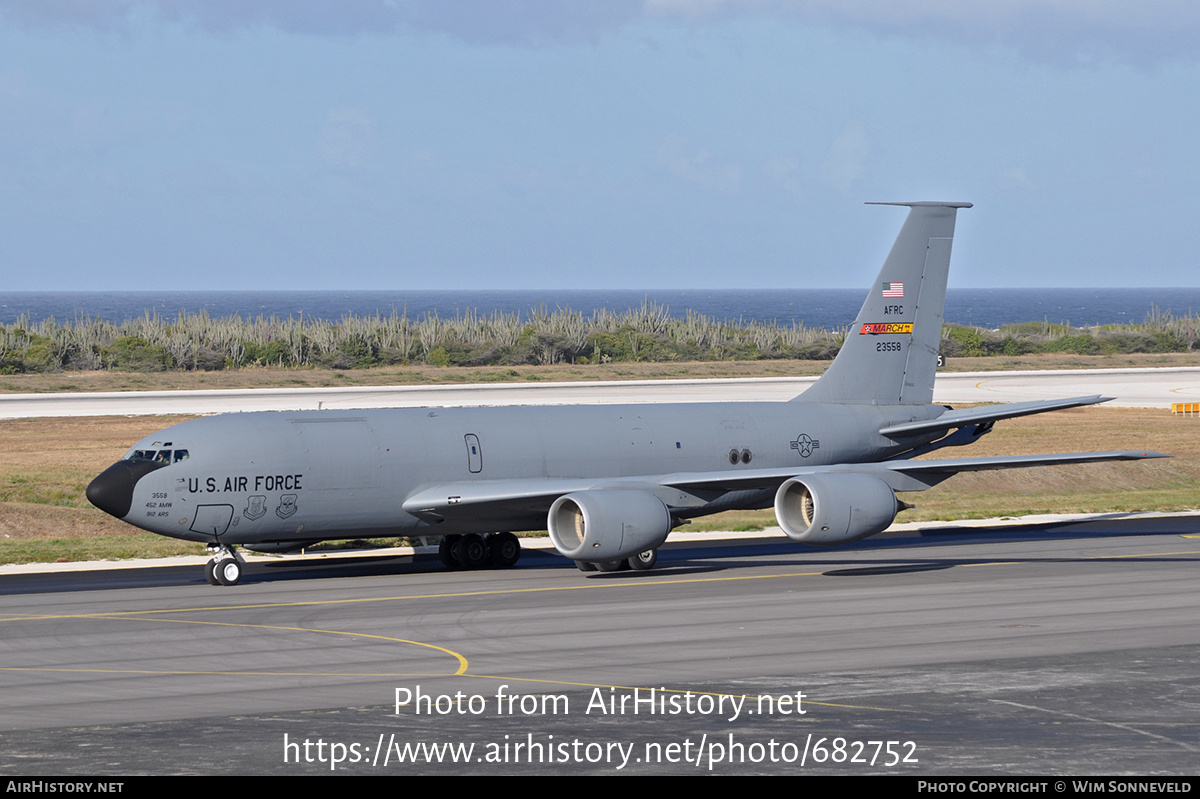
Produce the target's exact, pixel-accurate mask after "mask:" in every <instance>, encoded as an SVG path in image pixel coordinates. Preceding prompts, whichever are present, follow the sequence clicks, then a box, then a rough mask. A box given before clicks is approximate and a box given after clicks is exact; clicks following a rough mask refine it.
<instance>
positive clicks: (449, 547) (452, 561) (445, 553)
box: [438, 535, 461, 569]
mask: <svg viewBox="0 0 1200 799" xmlns="http://www.w3.org/2000/svg"><path fill="white" fill-rule="evenodd" d="M460 537H461V536H457V535H444V536H442V541H441V543H439V544H438V558H439V559H441V561H442V565H443V566H445V567H446V568H447V569H457V568H459V566H458V554H457V553H456V552H455V544H457V543H458V541H459V538H460Z"/></svg>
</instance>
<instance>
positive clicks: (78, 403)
mask: <svg viewBox="0 0 1200 799" xmlns="http://www.w3.org/2000/svg"><path fill="white" fill-rule="evenodd" d="M815 379H816V378H813V377H768V378H748V379H736V380H734V379H730V380H629V381H610V382H578V383H532V384H522V383H500V384H496V383H488V384H479V385H465V386H370V387H350V388H264V389H229V390H212V391H119V392H103V393H63V394H0V419H17V418H28V417H37V416H124V415H138V414H154V415H160V414H182V413H186V414H200V413H229V412H235V411H279V410H322V409H324V410H339V409H340V410H345V409H350V408H414V407H427V406H474V405H565V404H589V403H601V404H612V403H639V402H744V401H761V402H767V401H779V402H782V401H784V400H789V399H791V398H792V397H794V396H796V395H797V394H799V393H801V392H802V391H804V389H806V388H808V386H810V385H811V384H812V382H813V381H814V380H815ZM1087 394H1104V395H1106V396H1111V397H1115V399H1114V400H1113V404H1115V405H1123V406H1129V407H1149V408H1155V407H1157V408H1165V407H1169V406H1170V405H1171V403H1173V402H1195V401H1197V400H1200V368H1197V367H1176V368H1168V369H1074V370H1057V371H1032V372H963V373H942V374H939V375H938V378H937V382H936V384H935V386H934V397H933V398H934V401H935V402H941V403H963V402H1024V401H1027V400H1039V399H1054V398H1060V397H1074V396H1082V395H1087Z"/></svg>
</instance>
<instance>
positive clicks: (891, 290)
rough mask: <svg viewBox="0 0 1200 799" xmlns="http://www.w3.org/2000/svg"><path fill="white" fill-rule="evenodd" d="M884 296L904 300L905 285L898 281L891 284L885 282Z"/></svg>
mask: <svg viewBox="0 0 1200 799" xmlns="http://www.w3.org/2000/svg"><path fill="white" fill-rule="evenodd" d="M883 296H884V297H887V298H888V299H903V297H904V284H903V283H901V282H900V281H898V280H897V281H893V282H891V283H887V282H885V283H884V284H883Z"/></svg>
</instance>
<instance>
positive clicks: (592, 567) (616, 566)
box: [575, 549, 658, 572]
mask: <svg viewBox="0 0 1200 799" xmlns="http://www.w3.org/2000/svg"><path fill="white" fill-rule="evenodd" d="M656 563H658V550H657V549H647V550H646V551H645V552H639V553H637V554H636V555H631V556H630V557H628V558H625V559H624V560H599V561H590V560H577V561H575V568H577V569H579V571H581V572H594V571H602V572H617V571H625V570H626V569H633V570H634V571H639V572H644V571H646V570H647V569H653V568H654V564H656Z"/></svg>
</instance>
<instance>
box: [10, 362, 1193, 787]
mask: <svg viewBox="0 0 1200 799" xmlns="http://www.w3.org/2000/svg"><path fill="white" fill-rule="evenodd" d="M803 385H804V381H798V380H789V379H779V380H753V381H741V380H739V381H669V382H640V383H610V384H587V383H572V384H555V385H550V386H546V385H535V386H524V385H521V386H467V387H432V388H431V387H418V388H408V389H361V390H346V389H336V390H309V389H303V390H298V391H295V392H293V391H289V390H273V391H254V392H172V393H169V394H167V393H164V394H157V393H146V394H137V393H130V394H121V395H100V396H98V395H84V396H79V395H47V396H40V397H36V398H29V397H24V398H22V397H14V396H13V395H7V396H3V397H0V416H6V417H10V418H11V417H16V416H47V415H76V414H78V415H97V414H101V413H131V414H132V413H201V412H216V411H218V410H239V409H240V410H252V409H262V408H266V407H338V408H349V407H387V406H396V407H402V406H412V405H427V404H505V403H532V402H539V403H551V402H634V401H663V400H665V399H668V398H669V399H671V400H676V401H702V400H729V399H747V400H748V399H760V400H766V399H786V398H789V397H791V396H793V395H795V394H796V393H799V391H800V390H801V389H802V388H803ZM1197 385H1200V370H1195V369H1172V370H1152V371H1143V370H1128V371H1116V372H1111V371H1106V372H1096V371H1089V372H1061V373H1036V374H1019V373H986V374H980V375H946V376H944V377H942V378H939V384H938V386H939V387H938V392H939V393H938V396H937V399H938V401H942V402H964V401H978V400H981V399H984V400H990V401H1020V400H1024V399H1036V398H1042V397H1049V396H1071V395H1079V394H1090V393H1104V394H1109V395H1111V394H1114V393H1116V394H1117V395H1118V396H1119V401H1120V402H1121V403H1122V404H1129V405H1142V404H1152V405H1163V406H1165V405H1166V404H1169V402H1171V401H1172V400H1174V401H1181V400H1184V399H1188V398H1189V397H1194V396H1195V394H1196V393H1197V389H1196V386H1197ZM926 532H929V533H930V535H928V536H926V537H924V538H921V539H920V540H915V541H914V540H912V539H900V540H893V539H888V538H883V539H871V540H868V541H866V542H862V543H860V544H856V545H853V546H851V547H846V548H838V549H829V550H826V549H812V548H806V547H803V546H801V545H796V544H793V543H791V542H789V541H786V540H784V539H771V540H767V541H757V540H755V541H724V542H720V543H715V544H711V545H708V546H704V545H700V544H697V543H694V542H690V543H686V544H684V545H682V546H681V547H669V548H667V549H664V550H663V552H662V553H661V557H660V566H659V568H658V569H656V570H654V571H651V572H647V573H633V572H623V573H614V574H600V573H592V574H583V573H580V572H578V571H576V570H575V569H573V568H571V567H569V566H564V565H563V561H562V560H561V559H560V558H558V557H557V556H556V555H553V554H546V553H540V554H537V553H530V554H529V556H528V557H526V558H524V559H523V560H522V563H521V564H520V565H519V567H518V568H517V569H514V570H511V571H505V572H492V571H482V572H445V571H442V570H441V569H440V567H437V566H435V565H432V564H431V563H430V562H429V561H423V560H420V559H418V560H417V561H416V562H413V561H412V559H410V558H389V559H350V560H344V561H339V562H337V563H321V564H316V565H314V564H313V563H312V562H311V561H300V562H298V561H296V560H291V559H279V560H270V561H267V562H256V563H252V564H251V565H250V566H249V568H248V569H247V574H246V576H245V578H244V581H243V582H242V584H240V585H239V586H236V587H233V588H213V587H210V586H208V585H207V583H205V582H204V579H203V576H202V572H201V570H200V569H199V568H198V567H197V566H188V567H168V568H154V569H138V570H122V569H110V570H106V571H89V572H86V573H74V574H50V575H47V574H32V575H28V574H22V575H12V574H9V575H4V576H2V577H0V773H4V774H6V775H23V774H41V775H48V774H61V775H68V774H79V775H122V774H130V773H152V774H157V773H169V774H258V773H274V774H309V773H312V774H316V773H330V772H333V773H338V774H343V773H345V774H355V773H358V774H361V773H380V774H388V773H390V774H410V773H465V774H510V773H538V774H541V773H554V774H611V773H621V772H633V773H708V772H709V771H710V770H711V772H712V773H719V774H754V773H833V774H859V773H904V774H919V775H928V774H935V775H954V774H1022V773H1024V774H1085V773H1090V774H1111V773H1129V774H1148V773H1153V774H1190V773H1192V772H1194V770H1195V762H1196V759H1197V755H1198V754H1200V717H1198V716H1197V715H1196V713H1195V710H1194V709H1195V708H1196V707H1197V706H1200V673H1198V672H1197V671H1196V669H1195V663H1196V662H1197V658H1198V656H1200V615H1197V613H1196V608H1197V607H1200V581H1197V580H1196V579H1195V575H1196V569H1197V566H1198V565H1200V538H1197V537H1196V536H1197V535H1200V517H1196V516H1179V517H1172V518H1171V519H1170V520H1168V521H1161V520H1160V521H1153V520H1148V519H1141V518H1128V517H1116V518H1112V519H1107V520H1099V521H1093V522H1091V523H1090V526H1088V527H1086V528H1085V527H1082V526H1079V525H1076V526H1073V527H1066V528H1063V527H1057V528H1056V527H1051V526H1047V525H1045V524H1038V525H1030V524H1013V525H1008V526H1000V527H999V528H996V529H993V530H991V531H990V532H988V533H986V534H980V533H978V532H976V533H974V534H972V535H969V536H968V535H965V534H963V533H962V531H961V530H955V529H953V528H951V529H946V528H945V527H944V526H942V527H935V526H932V525H931V526H930V529H929V530H928V531H926ZM651 689H654V694H653V695H651V694H650V693H649V691H650V690H651ZM418 691H419V694H418ZM635 691H636V692H635ZM398 692H399V696H400V697H401V698H405V697H407V698H408V699H410V700H413V701H410V702H409V703H408V704H406V705H404V706H403V707H400V708H397V707H396V700H397V696H398ZM418 696H424V697H426V698H427V699H426V700H424V701H426V702H427V704H421V701H422V700H420V699H418ZM503 697H514V698H513V699H512V700H511V702H512V703H511V704H506V701H507V700H505V699H504V698H503ZM722 697H723V698H722ZM740 697H746V699H744V700H739V698H740ZM651 699H653V703H652V702H651ZM739 701H740V702H744V703H745V704H738V702H739ZM414 702H415V704H414ZM622 702H624V704H623V705H622ZM802 709H803V710H804V711H805V712H803V713H801V712H800V710H802ZM527 711H528V712H527ZM651 711H653V712H651ZM434 745H436V746H437V747H442V748H437V749H436V750H435V749H429V748H427V747H429V746H434ZM444 745H453V746H454V747H459V748H453V749H447V748H444ZM413 747H418V748H416V749H414V748H413ZM421 747H425V748H421ZM461 747H474V748H471V749H469V750H468V749H464V748H461ZM399 758H404V759H405V760H406V762H404V763H399V762H397V761H398V759H399ZM439 759H440V762H431V761H438V760H439ZM414 760H415V761H416V762H412V761H414Z"/></svg>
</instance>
